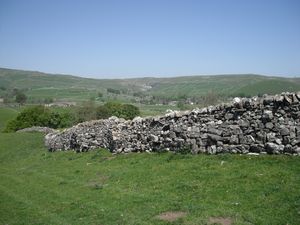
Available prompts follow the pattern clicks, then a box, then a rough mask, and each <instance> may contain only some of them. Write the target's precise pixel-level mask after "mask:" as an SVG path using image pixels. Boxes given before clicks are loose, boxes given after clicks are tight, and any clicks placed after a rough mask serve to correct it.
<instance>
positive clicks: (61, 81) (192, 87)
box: [0, 69, 300, 101]
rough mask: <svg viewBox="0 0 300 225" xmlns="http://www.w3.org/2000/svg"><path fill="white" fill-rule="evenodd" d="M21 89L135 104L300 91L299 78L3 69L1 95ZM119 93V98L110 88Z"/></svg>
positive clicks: (41, 94) (41, 95) (33, 96)
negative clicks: (110, 75) (94, 75)
mask: <svg viewBox="0 0 300 225" xmlns="http://www.w3.org/2000/svg"><path fill="white" fill-rule="evenodd" d="M13 88H18V89H22V90H24V92H25V93H26V94H27V95H28V96H29V98H31V99H37V98H47V97H51V98H54V99H57V100H62V99H63V100H73V101H81V100H87V99H90V98H96V97H97V94H98V92H101V93H103V94H104V98H105V99H116V98H117V99H120V100H123V101H133V100H134V99H135V98H136V96H137V95H136V94H137V93H138V96H139V97H140V96H142V97H144V98H145V96H157V97H166V98H170V99H176V98H178V97H180V96H185V97H200V96H204V95H206V94H207V93H208V92H213V93H215V94H218V95H222V96H235V95H243V96H250V95H258V94H264V93H266V94H276V93H280V92H283V91H300V78H283V77H269V76H261V75H253V74H242V75H216V76H186V77H172V78H151V77H150V78H149V77H148V78H134V79H90V78H82V77H75V76H69V75H57V74H46V73H40V72H32V71H21V70H11V69H0V95H4V94H5V93H6V92H7V90H11V89H13ZM109 88H112V89H116V90H119V91H120V94H119V95H114V94H111V93H108V91H107V90H108V89H109Z"/></svg>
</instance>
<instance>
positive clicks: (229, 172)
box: [0, 133, 300, 225]
mask: <svg viewBox="0 0 300 225" xmlns="http://www.w3.org/2000/svg"><path fill="white" fill-rule="evenodd" d="M0 171H1V173H0V224H207V221H208V219H209V218H210V217H230V218H231V219H232V220H233V221H234V224H289V225H293V224H294V225H296V224H300V176H299V174H300V161H299V158H298V157H287V156H259V157H254V156H240V155H217V156H208V155H196V156H193V155H174V154H171V153H163V154H147V153H140V154H137V153H133V154H127V155H112V154H110V153H109V152H107V151H105V150H96V151H91V152H88V153H82V154H78V153H74V152H55V153H49V152H47V151H46V149H45V148H44V146H43V137H42V136H41V135H40V134H28V133H27V134H26V133H23V134H22V133H18V134H1V135H0ZM178 210H180V211H184V212H187V216H186V217H184V218H181V219H179V220H178V221H175V222H173V223H170V222H169V223H168V222H164V221H160V220H158V219H157V218H156V216H157V215H158V214H160V213H162V212H165V211H178Z"/></svg>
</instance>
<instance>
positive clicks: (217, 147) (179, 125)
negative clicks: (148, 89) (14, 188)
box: [45, 92, 300, 155]
mask: <svg viewBox="0 0 300 225" xmlns="http://www.w3.org/2000/svg"><path fill="white" fill-rule="evenodd" d="M45 144H46V146H47V147H48V149H49V150H50V151H56V150H75V151H79V152H82V151H88V150H91V149H95V148H108V149H110V150H111V151H112V152H114V153H122V152H125V153H126V152H143V151H149V152H151V151H163V150H170V151H175V152H176V151H182V149H185V150H188V151H191V152H192V153H208V154H217V153H243V154H244V153H252V154H255V153H269V154H283V153H284V154H295V155H297V154H298V155H299V154H300V92H299V93H282V94H280V95H275V96H268V95H264V96H263V97H261V98H258V97H253V98H234V99H233V102H232V103H230V104H220V105H216V106H209V107H206V108H202V109H194V110H192V111H185V112H179V111H170V112H168V113H167V114H166V115H164V116H159V117H147V118H140V117H137V118H135V119H133V120H128V121H126V120H124V119H120V118H117V117H111V118H109V119H106V120H97V121H90V122H85V123H81V124H78V125H76V126H74V127H72V128H69V129H66V130H64V131H62V132H54V133H50V134H48V135H47V136H46V137H45Z"/></svg>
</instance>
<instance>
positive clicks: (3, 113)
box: [0, 107, 19, 132]
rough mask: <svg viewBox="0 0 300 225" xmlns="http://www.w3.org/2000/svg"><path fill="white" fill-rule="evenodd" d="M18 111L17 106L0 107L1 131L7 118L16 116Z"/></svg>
mask: <svg viewBox="0 0 300 225" xmlns="http://www.w3.org/2000/svg"><path fill="white" fill-rule="evenodd" d="M18 111H19V108H8V107H0V132H2V131H3V129H4V128H5V126H6V124H7V122H8V121H9V120H11V119H13V118H15V117H16V116H17V114H18Z"/></svg>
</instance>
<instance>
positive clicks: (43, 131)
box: [17, 126, 55, 134]
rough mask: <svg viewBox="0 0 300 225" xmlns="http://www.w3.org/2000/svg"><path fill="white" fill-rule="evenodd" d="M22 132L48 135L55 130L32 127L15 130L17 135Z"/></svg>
mask: <svg viewBox="0 0 300 225" xmlns="http://www.w3.org/2000/svg"><path fill="white" fill-rule="evenodd" d="M22 132H40V133H44V134H49V133H53V132H55V129H52V128H49V127H39V126H33V127H27V128H24V129H21V130H17V133H22Z"/></svg>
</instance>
